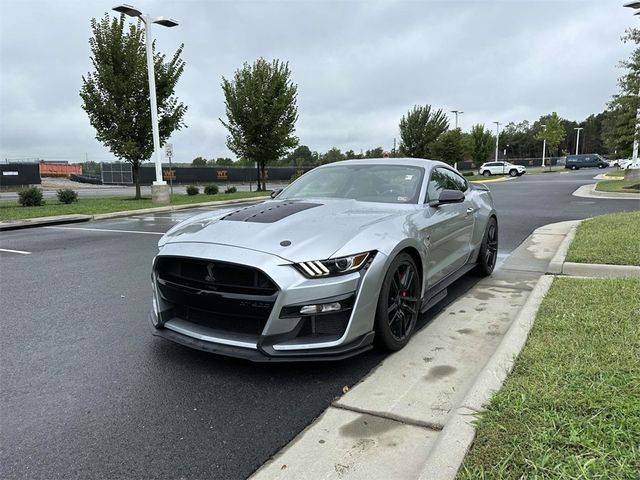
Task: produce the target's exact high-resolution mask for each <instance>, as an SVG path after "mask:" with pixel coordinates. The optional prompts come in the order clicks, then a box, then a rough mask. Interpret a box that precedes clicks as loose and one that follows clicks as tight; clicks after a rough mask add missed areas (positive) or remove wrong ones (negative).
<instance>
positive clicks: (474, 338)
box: [252, 222, 577, 480]
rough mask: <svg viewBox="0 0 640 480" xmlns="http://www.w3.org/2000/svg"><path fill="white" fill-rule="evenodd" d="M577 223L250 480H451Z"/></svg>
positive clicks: (435, 327) (540, 245) (550, 229)
mask: <svg viewBox="0 0 640 480" xmlns="http://www.w3.org/2000/svg"><path fill="white" fill-rule="evenodd" d="M576 223H577V222H561V223H557V224H552V225H547V226H545V227H541V228H539V229H537V230H536V231H535V232H534V233H533V234H532V235H531V236H529V238H527V240H526V241H525V242H524V243H523V244H522V245H520V247H518V248H517V249H516V250H515V251H514V252H513V254H512V255H510V256H509V257H508V258H507V260H506V261H505V263H504V264H503V265H502V267H501V268H500V269H499V270H497V271H496V272H494V275H493V276H491V277H489V278H486V279H483V280H481V281H480V282H478V283H477V284H476V286H474V287H473V288H472V289H471V290H470V291H469V292H468V293H467V294H466V295H464V296H462V297H461V298H459V299H457V300H456V301H455V302H453V303H452V304H451V305H449V306H448V307H447V308H446V309H445V310H444V311H443V312H442V313H440V314H439V315H438V316H437V317H436V318H434V319H432V320H431V321H430V322H429V323H428V324H427V325H426V326H425V327H424V328H423V329H422V330H420V331H419V332H417V333H416V334H415V335H414V337H413V339H412V340H411V342H410V343H409V344H408V345H407V346H406V347H405V348H404V349H402V350H401V351H399V352H397V353H395V354H393V355H390V356H389V357H387V358H386V359H385V360H384V361H383V362H382V363H381V364H380V365H379V366H378V367H377V368H376V369H374V370H373V371H372V372H370V374H369V375H368V376H367V377H365V378H364V379H363V380H362V381H361V382H360V383H359V384H357V385H356V386H355V387H354V388H353V389H351V390H350V391H348V392H346V394H345V395H343V396H342V397H340V398H338V399H336V400H335V401H334V402H333V403H332V405H331V406H330V407H329V408H328V409H327V410H326V411H325V412H324V413H323V414H322V415H321V416H320V417H319V418H318V419H317V420H316V421H315V422H314V423H313V424H311V425H310V426H309V427H307V429H306V430H305V431H303V432H302V433H300V434H299V435H298V436H297V437H296V438H295V439H294V440H293V441H292V442H291V443H290V444H289V445H287V446H286V447H285V448H283V449H282V451H281V452H279V453H278V454H276V455H275V456H274V457H273V458H272V459H271V460H270V461H269V462H267V463H266V464H265V465H264V466H263V467H262V468H260V469H259V470H258V471H257V472H255V473H254V475H253V476H252V478H253V479H258V480H260V479H272V478H283V479H288V478H291V479H300V478H308V479H318V478H350V479H351V478H352V479H367V480H372V479H378V478H379V479H388V478H394V479H415V478H423V479H431V478H454V477H455V473H456V471H457V469H458V467H459V465H460V462H461V461H462V460H463V458H464V455H465V453H466V451H467V449H468V447H469V446H470V444H471V442H472V441H473V436H474V435H475V430H474V429H473V427H472V425H471V423H470V422H471V421H472V420H473V414H475V413H477V412H478V411H479V410H481V409H482V407H483V406H484V404H485V402H487V401H488V399H489V398H490V396H491V394H492V393H493V392H494V391H496V390H497V389H499V388H500V386H501V384H502V381H503V380H504V377H506V375H507V373H508V371H509V369H510V365H509V364H508V362H513V359H514V357H515V356H516V355H517V353H518V352H519V350H520V348H522V345H524V342H525V340H526V338H527V335H528V331H529V328H530V325H531V323H532V320H533V318H534V317H535V312H536V311H537V308H538V306H539V303H540V302H541V301H542V298H543V297H544V294H545V293H546V290H547V289H548V287H549V285H550V284H551V277H549V276H545V273H546V272H547V268H548V265H549V263H550V262H551V260H552V259H553V257H554V256H555V254H556V252H557V251H558V249H559V248H560V246H561V245H562V243H563V240H564V239H565V237H566V236H567V234H568V233H569V232H570V230H571V228H572V227H573V226H574V225H575V224H576ZM505 362H506V363H505Z"/></svg>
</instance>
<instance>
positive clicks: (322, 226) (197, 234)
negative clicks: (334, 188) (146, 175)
mask: <svg viewBox="0 0 640 480" xmlns="http://www.w3.org/2000/svg"><path fill="white" fill-rule="evenodd" d="M411 207H415V206H412V205H399V204H380V203H370V202H358V201H356V200H326V199H322V200H305V201H287V200H284V201H277V200H272V201H267V202H264V203H261V204H258V205H253V206H250V207H243V208H241V209H235V210H227V211H224V212H220V211H216V212H211V213H205V214H201V215H197V216H195V217H192V218H190V219H188V220H186V221H184V222H182V223H180V224H178V225H176V226H175V227H173V228H172V229H171V230H169V231H168V232H167V233H166V234H165V235H164V236H163V237H162V239H161V240H160V242H159V245H160V246H163V245H165V244H167V243H184V242H189V243H192V242H197V243H209V244H219V245H231V246H235V247H240V248H247V249H251V250H257V251H260V252H265V253H270V254H273V255H277V256H279V257H281V258H283V259H285V260H288V261H291V262H300V261H306V260H322V259H325V258H330V257H331V255H332V254H333V253H334V252H336V251H337V250H339V249H340V248H341V247H343V246H344V245H345V244H346V243H347V242H348V241H349V240H350V239H352V238H353V237H354V236H356V235H357V234H358V233H360V232H361V231H362V230H364V229H366V228H368V227H370V226H371V225H373V224H376V223H378V222H381V221H384V220H385V219H387V218H390V217H392V216H394V215H397V214H399V213H402V212H405V213H406V212H408V211H410V210H411ZM353 253H359V252H353Z"/></svg>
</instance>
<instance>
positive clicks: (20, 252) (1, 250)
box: [0, 248, 31, 255]
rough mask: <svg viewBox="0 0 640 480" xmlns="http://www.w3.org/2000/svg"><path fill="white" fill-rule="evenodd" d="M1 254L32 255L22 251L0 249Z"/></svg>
mask: <svg viewBox="0 0 640 480" xmlns="http://www.w3.org/2000/svg"><path fill="white" fill-rule="evenodd" d="M0 252H8V253H19V254H20V255H31V252H23V251H22V250H9V249H8V248H0Z"/></svg>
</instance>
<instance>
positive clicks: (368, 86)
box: [0, 0, 638, 161]
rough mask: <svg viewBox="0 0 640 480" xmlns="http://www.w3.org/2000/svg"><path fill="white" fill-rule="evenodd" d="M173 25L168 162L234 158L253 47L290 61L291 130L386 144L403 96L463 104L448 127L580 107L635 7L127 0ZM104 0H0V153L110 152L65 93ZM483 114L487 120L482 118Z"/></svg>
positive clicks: (317, 138)
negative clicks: (228, 100)
mask: <svg viewBox="0 0 640 480" xmlns="http://www.w3.org/2000/svg"><path fill="white" fill-rule="evenodd" d="M128 3H132V4H133V5H135V6H136V7H137V8H138V9H140V10H142V11H144V12H148V13H150V14H152V15H164V16H169V17H172V18H175V19H176V20H178V21H179V22H180V26H179V27H177V28H173V29H167V28H163V27H157V28H155V29H154V35H155V37H156V39H157V45H158V47H159V49H160V50H162V51H163V52H165V53H167V54H171V53H172V52H173V51H175V49H176V48H177V46H178V45H179V44H180V43H184V44H185V50H184V55H183V58H184V60H185V61H186V63H187V66H186V69H185V73H184V75H183V77H182V79H181V81H180V83H179V85H178V87H177V90H176V94H177V96H178V97H179V98H180V100H182V101H183V102H184V103H185V104H187V105H188V107H189V110H188V112H187V115H186V117H185V121H186V123H187V125H188V127H189V128H187V129H184V130H181V131H179V132H176V133H174V135H173V137H172V139H171V142H172V143H173V145H174V156H175V158H176V160H179V161H190V160H191V159H192V158H194V157H196V156H204V157H206V158H212V157H218V156H232V154H231V153H230V152H229V151H228V150H227V148H226V146H225V136H226V133H225V129H224V127H223V126H222V125H221V124H220V122H219V121H218V118H219V117H223V116H224V114H225V113H224V103H223V95H222V90H221V88H220V82H221V78H222V76H225V77H227V78H230V77H232V76H233V73H234V71H235V70H236V69H237V68H239V67H240V66H241V65H242V64H243V62H252V61H254V60H255V59H256V58H258V57H261V56H262V57H264V58H266V59H269V60H270V59H273V58H279V59H282V60H285V61H288V62H289V65H290V68H291V71H292V78H293V81H294V82H295V83H297V84H298V110H299V116H300V119H299V121H298V124H297V135H298V136H299V138H300V142H301V143H303V144H306V145H309V147H310V148H311V149H312V150H318V151H325V150H327V149H329V148H331V147H332V146H336V147H339V148H341V149H343V150H346V149H354V150H356V151H359V150H360V149H368V148H372V147H376V146H383V147H384V148H385V150H389V149H391V147H392V146H393V139H394V137H398V121H399V119H400V117H401V116H402V115H403V114H404V113H405V112H406V111H407V110H408V109H409V108H411V107H412V106H413V105H415V104H425V103H429V104H431V105H433V106H434V107H437V108H443V109H445V110H447V111H449V110H454V109H458V110H463V111H464V112H465V113H464V114H463V115H462V116H461V117H460V126H461V127H462V129H463V130H468V129H469V128H470V127H471V125H472V124H474V123H485V124H486V125H487V126H490V125H491V122H492V121H494V120H498V121H500V122H504V123H508V122H510V121H521V120H523V119H529V120H535V119H537V118H538V117H539V116H540V115H542V114H545V113H549V112H551V111H557V112H558V114H559V115H560V116H562V117H565V118H569V119H574V120H581V119H584V118H585V117H586V116H588V115H589V114H591V113H597V112H600V111H602V110H603V109H604V108H605V106H606V102H607V101H608V99H609V98H610V96H611V94H612V93H614V92H615V91H616V89H617V87H616V79H617V77H618V76H619V75H620V73H621V71H620V69H619V68H617V67H616V65H617V63H618V61H619V60H621V59H623V58H626V57H627V56H628V55H629V53H630V51H631V46H630V45H624V44H622V42H621V41H620V36H621V35H622V34H623V31H624V29H625V28H627V27H630V26H633V25H636V26H637V22H638V17H637V16H636V17H634V16H633V14H632V11H630V10H629V9H627V8H622V4H623V3H624V1H623V0H591V1H590V0H580V1H543V0H529V1H525V0H502V1H496V0H475V1H456V0H449V1H427V0H425V1H406V0H398V1H391V0H389V1H387V0H380V1H376V0H369V1H365V0H359V1H358V0H344V1H337V0H334V1H327V0H297V1H284V0H283V1H277V0H262V1H245V0H235V1H232V0H226V1H208V0H207V1H205V0H163V1H160V0H156V1H151V0H128ZM115 4H117V0H110V1H107V2H105V1H101V0H57V1H53V0H51V1H35V0H0V5H1V7H0V55H1V57H0V60H1V68H0V159H5V158H9V159H16V158H30V157H38V158H44V159H51V160H54V159H55V160H69V161H83V160H84V159H85V156H86V157H88V158H89V159H90V160H98V161H100V160H102V161H105V160H110V159H111V158H112V156H111V155H110V153H109V151H108V150H107V149H105V148H104V147H103V146H102V145H101V144H100V143H99V142H98V141H97V140H95V138H94V137H95V132H94V130H93V128H92V127H91V125H90V124H89V121H88V119H87V116H86V114H85V112H84V111H83V110H82V108H81V106H80V105H81V101H80V97H79V95H78V91H79V89H80V85H81V76H82V75H83V74H86V73H87V72H88V71H89V70H90V61H89V53H90V52H89V45H88V39H89V37H90V35H91V29H90V25H89V21H90V19H91V18H92V17H101V16H102V15H104V13H105V12H108V11H110V9H111V7H113V6H114V5H115ZM491 126H493V125H491Z"/></svg>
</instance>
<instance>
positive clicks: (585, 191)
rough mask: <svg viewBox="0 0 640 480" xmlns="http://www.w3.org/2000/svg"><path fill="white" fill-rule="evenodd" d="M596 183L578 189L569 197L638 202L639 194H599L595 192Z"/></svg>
mask: <svg viewBox="0 0 640 480" xmlns="http://www.w3.org/2000/svg"><path fill="white" fill-rule="evenodd" d="M596 185H597V183H590V184H587V185H582V186H581V187H578V188H577V189H576V190H575V191H574V192H573V193H572V194H571V195H573V196H574V197H581V198H602V199H608V200H636V201H640V194H637V193H621V192H599V191H597V190H596Z"/></svg>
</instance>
